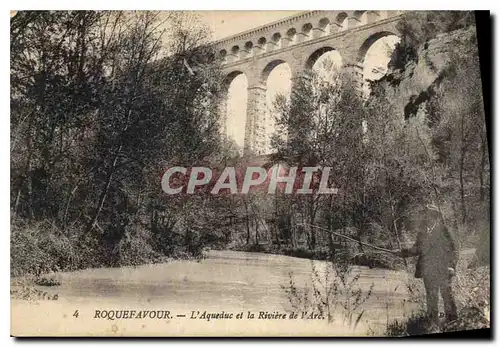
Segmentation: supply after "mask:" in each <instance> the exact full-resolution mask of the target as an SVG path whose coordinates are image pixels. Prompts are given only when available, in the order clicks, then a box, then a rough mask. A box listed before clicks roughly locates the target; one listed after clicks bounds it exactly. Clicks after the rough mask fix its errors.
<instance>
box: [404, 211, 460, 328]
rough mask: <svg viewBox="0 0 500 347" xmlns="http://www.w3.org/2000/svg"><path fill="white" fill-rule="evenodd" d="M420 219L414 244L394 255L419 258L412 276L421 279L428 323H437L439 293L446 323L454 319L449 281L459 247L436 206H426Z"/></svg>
mask: <svg viewBox="0 0 500 347" xmlns="http://www.w3.org/2000/svg"><path fill="white" fill-rule="evenodd" d="M423 217H424V218H423V220H422V222H423V223H422V226H421V229H420V231H419V232H418V235H417V240H416V242H415V244H414V245H413V246H412V247H411V248H407V249H402V250H400V251H397V252H395V254H396V255H399V256H401V257H404V258H406V257H411V256H418V260H417V266H416V271H415V277H416V278H423V280H424V285H425V291H426V299H427V315H428V317H429V319H430V321H431V322H437V321H438V299H439V292H441V296H442V298H443V302H444V310H445V315H446V320H447V321H448V322H450V321H453V320H455V319H456V318H457V307H456V304H455V299H454V296H453V291H452V280H453V276H454V275H455V269H456V265H457V261H458V245H457V242H456V239H455V237H454V235H453V233H452V232H451V230H449V229H448V228H447V227H446V226H445V224H444V219H443V216H442V214H441V212H440V210H439V209H438V208H437V207H436V206H435V205H427V206H426V210H425V211H424V216H423Z"/></svg>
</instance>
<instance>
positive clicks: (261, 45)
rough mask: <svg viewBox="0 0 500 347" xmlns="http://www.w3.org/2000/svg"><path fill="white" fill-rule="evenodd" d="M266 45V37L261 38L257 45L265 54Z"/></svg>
mask: <svg viewBox="0 0 500 347" xmlns="http://www.w3.org/2000/svg"><path fill="white" fill-rule="evenodd" d="M266 43H267V40H266V38H265V37H261V38H260V39H259V40H258V41H257V45H258V47H259V48H260V51H261V52H265V51H266Z"/></svg>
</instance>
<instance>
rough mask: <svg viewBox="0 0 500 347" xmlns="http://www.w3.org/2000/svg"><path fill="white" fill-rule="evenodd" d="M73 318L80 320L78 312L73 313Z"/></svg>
mask: <svg viewBox="0 0 500 347" xmlns="http://www.w3.org/2000/svg"><path fill="white" fill-rule="evenodd" d="M73 317H76V318H78V310H76V311H75V313H73Z"/></svg>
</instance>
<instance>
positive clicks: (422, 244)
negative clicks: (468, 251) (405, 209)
mask: <svg viewBox="0 0 500 347" xmlns="http://www.w3.org/2000/svg"><path fill="white" fill-rule="evenodd" d="M401 255H402V256H403V257H409V256H418V260H417V265H416V270H415V277H416V278H422V277H427V278H429V277H433V278H436V279H439V278H447V277H448V268H453V269H456V266H457V261H458V244H457V240H456V238H455V236H454V234H453V233H452V232H451V231H450V229H448V228H447V227H446V226H445V225H444V224H442V223H438V224H437V225H436V226H435V227H434V228H433V229H432V231H431V232H427V231H420V232H419V233H418V235H417V240H416V242H415V243H414V245H413V246H412V247H411V248H408V249H403V250H402V252H401Z"/></svg>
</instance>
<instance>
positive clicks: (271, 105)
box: [262, 60, 292, 154]
mask: <svg viewBox="0 0 500 347" xmlns="http://www.w3.org/2000/svg"><path fill="white" fill-rule="evenodd" d="M291 78H292V71H291V69H290V66H289V65H288V64H287V63H286V62H284V61H282V60H276V61H273V62H271V63H269V64H268V65H267V67H266V68H265V69H264V72H263V81H264V82H265V86H266V116H265V125H264V128H265V145H264V153H262V154H269V153H271V152H272V150H273V149H272V146H271V138H272V136H273V134H274V133H275V131H276V123H275V117H276V116H277V114H278V110H277V109H276V107H275V101H276V99H277V97H278V95H281V96H284V97H285V98H287V99H288V98H289V97H290V92H291V88H292V82H291Z"/></svg>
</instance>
